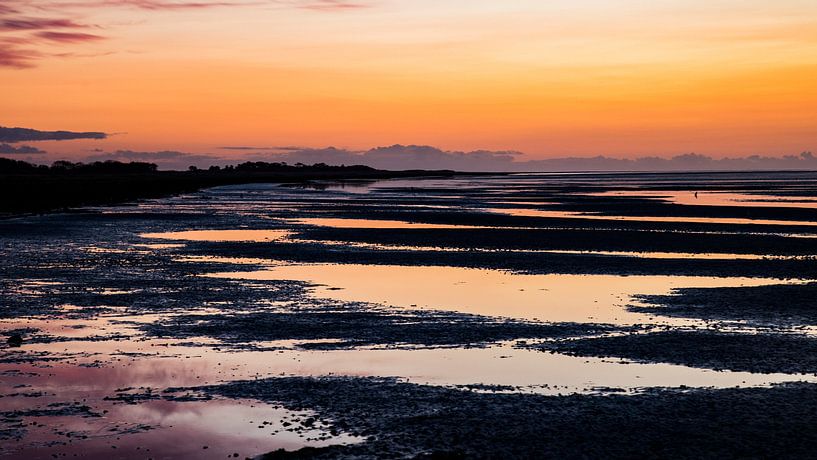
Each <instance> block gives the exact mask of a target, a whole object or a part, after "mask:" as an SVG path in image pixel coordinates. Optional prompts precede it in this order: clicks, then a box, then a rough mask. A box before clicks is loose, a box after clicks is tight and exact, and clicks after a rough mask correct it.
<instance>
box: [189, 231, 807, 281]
mask: <svg viewBox="0 0 817 460" xmlns="http://www.w3.org/2000/svg"><path fill="white" fill-rule="evenodd" d="M361 233H365V230H362V231H361ZM726 239H728V238H727V237H724V240H726ZM687 243H688V244H687V245H686V246H685V247H684V250H683V251H684V252H695V251H697V250H698V246H697V245H696V240H695V239H694V238H690V239H688V240H687ZM815 243H817V240H815ZM599 245H600V246H601V247H603V248H604V247H606V248H607V249H608V250H609V249H611V248H609V247H607V246H604V244H603V241H602V242H600V243H599ZM332 249H333V247H332V246H328V245H322V244H314V243H313V244H309V243H272V242H271V243H235V242H219V243H189V244H188V247H187V248H186V249H184V250H183V252H186V253H188V254H190V255H203V254H207V255H217V256H221V257H250V258H266V259H275V260H284V261H290V262H324V263H346V264H373V265H414V266H451V267H469V268H491V269H498V270H511V271H517V272H524V273H537V274H549V273H565V274H619V275H690V276H717V277H733V276H746V277H763V278H765V277H771V278H779V279H781V280H782V279H791V278H798V279H799V278H814V277H817V264H815V262H814V260H813V259H762V260H731V259H728V258H726V259H703V258H702V259H693V258H679V259H655V258H648V257H627V256H608V255H599V254H558V253H542V252H538V253H537V252H525V251H521V252H510V251H501V250H499V251H492V252H491V251H487V252H486V251H460V252H452V251H442V250H440V251H437V250H396V249H388V248H384V249H358V248H348V247H346V248H344V249H343V250H342V251H337V250H332Z"/></svg>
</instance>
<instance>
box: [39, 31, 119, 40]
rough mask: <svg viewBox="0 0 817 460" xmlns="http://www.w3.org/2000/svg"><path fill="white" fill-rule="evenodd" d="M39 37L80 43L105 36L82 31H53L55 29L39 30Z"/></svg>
mask: <svg viewBox="0 0 817 460" xmlns="http://www.w3.org/2000/svg"><path fill="white" fill-rule="evenodd" d="M37 37H40V38H42V39H45V40H50V41H52V42H59V43H80V42H89V41H95V40H102V39H103V38H104V37H102V36H100V35H94V34H86V33H81V32H53V31H45V32H38V33H37Z"/></svg>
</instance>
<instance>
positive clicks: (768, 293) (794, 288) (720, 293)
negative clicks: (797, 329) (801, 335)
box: [629, 283, 817, 325]
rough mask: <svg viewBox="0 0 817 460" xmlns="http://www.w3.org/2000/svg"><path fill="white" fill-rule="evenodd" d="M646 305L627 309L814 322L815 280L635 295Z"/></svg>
mask: <svg viewBox="0 0 817 460" xmlns="http://www.w3.org/2000/svg"><path fill="white" fill-rule="evenodd" d="M636 298H637V299H639V300H641V301H642V302H645V303H647V304H649V305H632V306H630V307H629V308H630V310H633V311H638V312H643V313H655V314H658V315H666V316H678V317H685V318H703V319H713V320H739V321H750V322H754V323H763V324H776V325H780V324H789V325H813V324H817V283H808V284H805V285H791V284H780V285H773V286H752V287H728V288H682V289H678V290H676V291H675V292H674V293H673V294H672V295H639V296H636Z"/></svg>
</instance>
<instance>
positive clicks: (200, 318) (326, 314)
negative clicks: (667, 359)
mask: <svg viewBox="0 0 817 460" xmlns="http://www.w3.org/2000/svg"><path fill="white" fill-rule="evenodd" d="M143 329H144V330H145V331H146V332H148V333H149V334H151V335H154V336H159V337H173V338H184V337H212V338H216V339H219V340H221V341H224V342H227V343H231V344H235V345H245V344H253V343H255V342H263V341H274V340H307V341H308V340H322V339H331V340H337V341H336V342H315V343H306V344H302V345H301V347H303V348H309V349H338V348H350V347H356V346H368V345H420V346H440V345H457V346H473V345H481V344H485V343H489V342H498V341H502V340H511V339H520V338H553V337H570V336H577V335H588V334H599V333H604V332H612V331H618V330H621V329H617V328H615V327H613V326H607V325H596V324H573V323H569V324H537V323H531V322H522V321H512V320H502V319H498V318H491V317H484V316H477V315H467V314H459V313H453V312H423V311H402V312H400V313H397V312H393V313H387V312H382V313H381V312H371V311H365V310H360V311H346V312H342V311H314V310H313V311H301V312H295V313H269V312H257V313H244V314H238V315H215V314H209V315H182V316H174V317H173V318H172V319H171V320H170V321H167V322H158V323H151V324H148V325H145V326H144V327H143Z"/></svg>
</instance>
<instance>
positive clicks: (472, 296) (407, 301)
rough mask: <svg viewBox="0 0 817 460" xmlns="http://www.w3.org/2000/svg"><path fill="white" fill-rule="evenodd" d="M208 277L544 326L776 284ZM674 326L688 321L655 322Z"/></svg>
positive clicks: (473, 276)
mask: <svg viewBox="0 0 817 460" xmlns="http://www.w3.org/2000/svg"><path fill="white" fill-rule="evenodd" d="M207 276H210V277H218V278H229V279H245V280H297V281H306V282H310V283H315V284H318V285H320V286H317V287H316V288H315V295H316V296H318V297H324V298H330V299H335V300H341V301H363V302H373V303H384V304H387V305H391V306H397V307H404V308H426V309H434V310H453V311H459V312H464V313H476V314H480V315H486V316H502V317H512V318H520V319H536V320H541V321H548V322H603V323H612V324H642V323H653V322H655V321H657V320H656V319H654V318H653V317H651V316H647V315H644V314H641V313H634V312H630V311H628V310H627V309H626V308H625V306H626V305H627V304H628V303H632V299H631V296H632V295H635V294H669V293H670V292H671V291H672V289H674V288H680V287H737V286H762V285H768V284H779V283H780V282H781V281H780V280H779V279H772V278H765V279H764V278H711V277H697V276H663V275H661V276H658V275H655V276H652V275H645V276H641V275H637V276H636V275H634V276H618V275H570V274H547V275H531V274H518V273H511V272H506V271H499V270H479V269H472V268H461V267H440V266H435V267H425V266H424V267H418V266H401V265H357V264H340V265H338V264H290V265H278V266H273V267H269V268H266V269H264V270H257V271H251V272H224V273H212V274H209V275H207ZM661 322H666V323H672V324H676V325H682V324H690V323H689V322H688V320H681V319H662V320H661Z"/></svg>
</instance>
